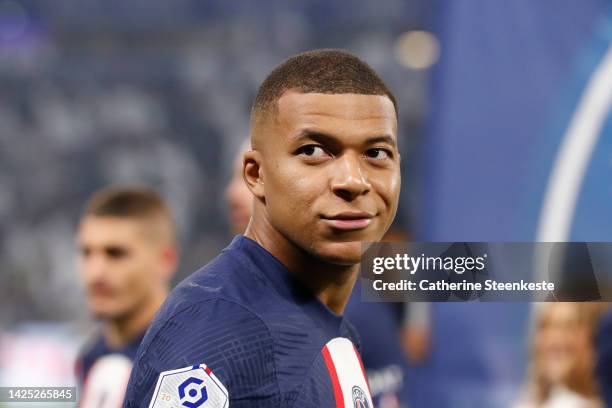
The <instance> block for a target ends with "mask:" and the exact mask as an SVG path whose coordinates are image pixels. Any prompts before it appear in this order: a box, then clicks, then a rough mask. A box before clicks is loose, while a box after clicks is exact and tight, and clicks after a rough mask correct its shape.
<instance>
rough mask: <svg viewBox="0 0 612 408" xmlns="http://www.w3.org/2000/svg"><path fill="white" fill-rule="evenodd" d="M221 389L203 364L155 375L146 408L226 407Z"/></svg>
mask: <svg viewBox="0 0 612 408" xmlns="http://www.w3.org/2000/svg"><path fill="white" fill-rule="evenodd" d="M228 406H229V395H228V392H227V390H226V389H225V386H224V385H223V384H222V383H221V381H219V379H218V378H217V377H216V376H215V375H214V374H213V372H212V371H211V369H210V368H208V367H207V366H206V364H200V365H194V366H190V367H185V368H179V369H177V370H170V371H164V372H162V373H161V374H160V375H159V379H158V380H157V385H156V386H155V391H154V392H153V398H152V399H151V403H150V404H149V408H227V407H228Z"/></svg>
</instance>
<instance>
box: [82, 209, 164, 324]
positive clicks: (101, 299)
mask: <svg viewBox="0 0 612 408" xmlns="http://www.w3.org/2000/svg"><path fill="white" fill-rule="evenodd" d="M143 222H144V221H140V220H136V219H130V218H119V217H107V216H86V217H85V218H84V219H83V220H82V222H81V225H80V226H79V231H78V237H77V245H78V248H79V252H80V254H79V267H78V269H79V273H80V276H81V279H82V280H83V282H84V284H85V289H86V293H87V303H88V307H89V310H90V311H91V313H92V314H94V315H95V316H96V317H99V318H103V319H118V318H122V317H125V316H128V315H130V314H132V313H134V312H136V311H137V310H138V309H139V308H140V307H142V306H143V305H145V304H146V302H147V301H149V300H150V299H151V296H152V294H153V292H154V290H156V289H158V286H156V285H160V282H162V281H163V277H162V276H163V272H162V267H163V256H162V254H161V252H162V249H161V248H160V246H159V245H157V244H156V242H155V240H153V239H151V238H150V237H147V236H146V229H145V227H144V226H143V225H142V223H143Z"/></svg>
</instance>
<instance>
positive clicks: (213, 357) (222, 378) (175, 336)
mask: <svg viewBox="0 0 612 408" xmlns="http://www.w3.org/2000/svg"><path fill="white" fill-rule="evenodd" d="M273 343H274V342H273V340H272V337H271V335H270V331H269V330H268V328H267V326H266V325H265V324H264V322H263V321H262V320H261V319H260V318H259V317H258V316H257V315H256V314H255V313H253V312H252V311H250V310H249V309H248V308H247V307H245V306H244V305H241V304H239V303H237V302H235V301H233V300H231V299H224V298H223V297H220V296H214V297H208V298H206V299H203V300H200V301H197V302H196V301H193V302H190V303H189V304H188V305H186V306H185V307H183V308H182V309H181V310H180V311H177V312H176V313H174V314H173V315H172V316H171V317H169V318H168V319H167V320H158V319H156V321H154V323H153V324H152V326H151V328H150V329H149V332H148V333H147V335H146V336H145V340H144V341H143V344H142V346H141V348H140V350H139V352H138V356H137V358H136V362H135V366H134V370H133V371H132V378H131V380H130V386H129V387H128V392H127V397H126V398H127V399H126V405H127V406H140V404H139V403H136V402H137V401H151V400H152V399H155V398H156V397H154V394H153V391H154V389H155V385H156V384H161V383H160V381H162V379H163V378H165V377H168V376H169V377H168V378H174V376H176V378H179V377H180V378H181V379H182V377H181V376H183V375H187V374H186V373H187V372H189V373H190V374H189V375H187V377H190V376H191V375H192V374H193V373H195V371H194V372H192V368H193V369H196V368H197V367H200V368H203V369H204V370H205V373H206V374H202V375H203V376H204V377H203V378H202V379H203V380H204V379H206V378H208V377H210V378H213V377H211V374H210V373H211V372H212V373H214V382H215V383H217V384H218V385H219V386H220V387H221V388H222V389H228V390H232V394H233V395H235V396H238V397H246V396H251V394H252V392H251V386H250V385H249V384H255V385H256V386H257V388H256V389H257V390H258V394H257V396H258V397H259V398H262V399H266V398H272V397H273V396H274V395H276V394H277V393H278V388H277V382H276V371H275V367H274V358H273V357H274V351H273V350H274V346H273ZM190 367H191V368H190ZM207 370H208V371H207ZM196 371H197V370H196ZM183 372H185V374H177V373H183ZM187 377H186V378H187ZM245 379H248V381H247V382H245ZM173 381H174V380H173ZM181 381H182V380H181ZM207 381H208V380H207ZM211 381H212V380H211ZM220 398H221V397H220Z"/></svg>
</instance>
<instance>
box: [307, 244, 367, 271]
mask: <svg viewBox="0 0 612 408" xmlns="http://www.w3.org/2000/svg"><path fill="white" fill-rule="evenodd" d="M363 249H364V248H363V245H362V243H361V241H348V242H326V243H325V244H324V245H322V247H320V248H318V251H317V255H318V256H319V258H321V259H323V260H324V261H325V262H327V263H330V264H334V265H344V266H351V265H356V264H358V263H360V262H361V255H362V253H363Z"/></svg>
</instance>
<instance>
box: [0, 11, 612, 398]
mask: <svg viewBox="0 0 612 408" xmlns="http://www.w3.org/2000/svg"><path fill="white" fill-rule="evenodd" d="M608 7H609V2H608V1H606V0H583V1H580V2H578V1H574V0H557V1H552V0H547V1H538V2H534V1H531V0H515V1H512V2H507V1H503V0H454V1H451V0H447V1H444V0H435V1H428V0H387V1H384V2H374V1H371V0H352V1H346V2H341V1H329V0H327V1H323V0H308V1H281V0H260V1H240V2H238V1H227V0H225V1H221V0H174V1H172V2H168V1H161V0H160V1H153V0H147V1H144V0H137V1H130V2H124V1H116V0H111V1H105V2H99V1H94V0H53V1H43V0H40V1H33V0H0V311H1V312H0V384H11V385H17V384H20V382H19V381H21V382H22V383H21V384H22V385H25V384H23V381H30V382H31V383H34V382H36V384H43V383H44V382H47V383H48V382H52V383H53V384H48V385H61V384H70V383H71V381H73V379H72V377H71V375H72V374H71V369H72V367H71V365H70V364H71V361H70V359H71V358H72V356H73V355H74V353H75V350H76V347H78V346H79V344H80V343H81V341H82V339H83V337H84V336H85V335H86V333H87V332H88V331H89V330H90V329H91V327H92V324H93V323H92V322H91V321H90V320H89V318H88V316H87V312H86V310H84V307H83V304H84V301H83V294H82V289H81V287H80V284H79V282H78V280H77V277H76V272H75V268H74V259H75V251H74V245H73V240H74V238H73V234H74V230H75V227H76V223H77V221H78V217H79V213H80V211H81V209H82V207H83V205H84V203H85V200H86V199H87V197H88V196H89V195H90V194H91V193H92V192H93V191H95V190H97V189H99V188H100V187H102V186H104V185H107V184H109V183H133V182H144V183H147V184H150V185H152V186H153V187H155V188H157V189H158V190H159V191H160V192H161V193H162V194H163V195H164V196H165V197H166V198H167V199H168V201H169V203H170V206H171V207H172V210H173V212H174V214H175V216H176V219H177V222H178V225H179V230H180V238H181V247H182V261H181V267H180V271H179V274H178V275H179V276H178V278H177V279H182V278H184V277H185V276H186V275H187V274H189V273H190V272H191V271H193V270H195V269H196V268H197V267H198V266H200V265H202V264H204V263H205V262H207V261H208V260H210V259H211V258H212V257H214V256H215V255H216V253H217V252H218V251H219V250H220V249H221V248H223V247H224V246H225V245H226V244H227V243H228V242H229V240H230V239H231V236H230V234H229V233H228V231H229V224H228V222H227V221H226V219H227V217H226V216H227V214H226V206H225V203H224V199H223V189H224V187H225V185H226V183H227V182H228V180H229V177H230V173H231V164H232V158H233V155H234V153H235V151H236V149H237V148H238V146H239V145H240V143H241V142H242V141H243V140H244V138H246V137H247V136H248V115H249V109H250V104H251V102H252V99H253V97H254V95H255V92H256V90H257V87H258V85H259V83H260V82H261V81H262V80H263V78H264V77H265V76H266V74H267V73H268V72H269V70H270V69H271V68H272V67H273V66H275V65H276V64H277V63H278V62H280V61H281V60H283V59H284V58H286V57H288V56H289V55H291V54H294V53H297V52H301V51H304V50H309V49H313V48H330V47H338V48H345V49H348V50H350V51H352V52H354V53H355V54H357V55H358V56H360V57H361V58H363V59H364V60H365V61H367V62H368V63H369V64H370V65H372V67H373V68H374V69H376V70H377V71H378V72H379V73H380V74H381V76H382V77H383V78H384V79H385V81H386V82H387V84H388V85H389V87H390V88H391V89H392V90H393V92H394V93H395V95H396V97H397V99H398V103H399V111H400V112H399V115H400V134H399V136H400V149H401V151H402V155H403V162H402V166H403V169H402V171H403V187H402V188H403V190H402V197H401V204H400V210H399V214H398V220H397V224H398V226H399V228H403V229H404V230H405V232H407V233H408V234H409V236H411V238H412V239H414V240H416V241H533V240H537V239H539V238H541V237H542V235H541V223H542V213H541V212H542V206H543V202H544V200H545V196H546V194H547V188H548V186H549V182H550V177H551V172H552V169H553V167H554V165H555V160H556V157H557V154H558V151H559V149H560V145H561V143H562V141H563V137H564V134H565V129H566V128H567V126H568V121H569V119H570V118H571V115H572V113H571V112H573V111H574V110H575V109H576V105H577V104H578V103H579V100H580V95H581V92H582V89H583V88H584V87H585V83H586V82H587V80H588V78H590V75H591V73H592V71H593V70H594V69H595V67H596V63H597V61H598V57H597V56H598V55H600V54H601V52H603V51H598V50H599V49H601V50H604V49H607V47H608V46H609V44H610V38H612V36H611V35H610V33H611V32H612V30H610V26H609V22H607V20H606V17H607V11H608ZM608 109H609V107H608ZM608 122H609V118H608ZM608 122H607V123H608ZM609 128H610V127H609V126H608V127H607V128H604V129H608V130H607V131H604V130H602V131H601V135H602V136H601V137H600V139H599V143H598V144H596V148H595V151H596V154H594V155H593V156H592V157H594V158H597V160H595V161H593V162H592V165H590V166H589V167H588V171H587V172H586V173H585V176H584V183H583V185H584V186H591V187H590V188H585V189H584V190H580V192H582V195H581V196H580V200H579V204H578V205H577V206H576V209H575V212H573V213H572V214H571V219H570V225H571V229H570V232H569V234H566V235H565V236H556V237H555V236H553V237H552V238H553V239H550V238H551V236H546V237H547V238H548V239H549V240H559V241H564V240H587V241H588V240H610V235H612V234H611V233H610V231H612V229H611V228H612V217H611V214H612V212H610V211H609V209H610V206H609V204H610V201H611V198H612V185H611V184H610V180H612V178H611V177H610V171H611V170H612V168H611V167H612V164H611V163H612V143H611V137H610V136H611V132H610V131H609ZM581 185H582V184H581ZM595 215H596V216H597V222H593V219H594V217H595ZM553 222H555V221H554V220H553ZM539 228H540V229H539ZM529 310H530V306H529V305H526V304H487V305H481V304H478V303H473V304H458V303H452V304H434V305H433V307H432V315H431V319H432V320H431V324H432V342H433V343H432V349H431V354H430V356H429V358H428V359H427V360H426V361H425V362H423V363H422V364H419V365H415V366H414V367H413V368H412V373H411V375H409V377H408V378H407V381H408V383H409V386H410V389H411V395H412V396H411V398H412V406H414V407H433V408H436V407H440V408H443V407H457V408H462V407H470V408H474V407H507V406H509V405H510V404H511V403H512V401H514V400H515V399H516V397H517V396H518V392H519V391H518V390H519V387H520V385H521V382H522V380H523V378H524V374H525V369H526V364H527V348H526V346H527V340H526V336H527V332H528V321H529ZM28 342H30V343H28ZM24 344H25V346H24ZM32 350H39V351H40V356H39V357H33V355H36V353H33V352H32ZM53 350H55V353H53ZM58 350H60V351H61V353H60V352H59V351H58ZM58 354H61V356H62V358H57V355H58ZM50 355H52V356H54V359H52V361H49V360H50V359H51V357H49V356H50ZM28 359H29V360H28ZM26 360H27V361H28V362H29V363H28V362H25V361H26ZM66 361H68V363H66ZM28 364H29V367H33V366H36V365H37V364H38V365H39V366H40V367H39V370H38V373H39V377H40V378H38V377H37V378H32V376H31V374H30V375H29V374H28V373H30V372H31V370H28V371H27V372H26V371H24V369H23V367H24V366H27V365H28Z"/></svg>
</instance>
